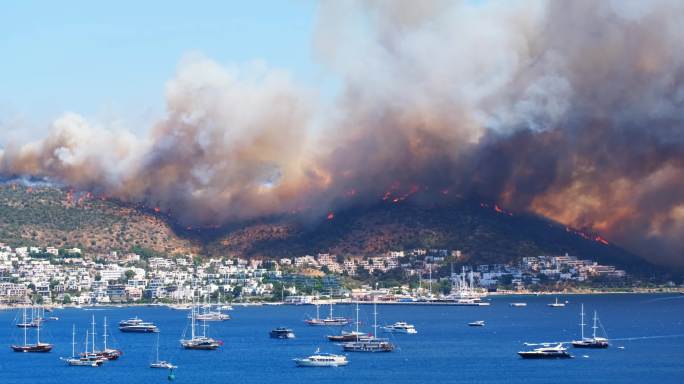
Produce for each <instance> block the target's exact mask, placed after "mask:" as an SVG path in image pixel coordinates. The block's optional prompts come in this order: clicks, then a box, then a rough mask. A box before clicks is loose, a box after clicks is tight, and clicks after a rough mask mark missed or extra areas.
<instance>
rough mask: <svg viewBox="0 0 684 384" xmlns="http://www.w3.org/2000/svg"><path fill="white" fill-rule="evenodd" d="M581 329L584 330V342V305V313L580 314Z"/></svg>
mask: <svg viewBox="0 0 684 384" xmlns="http://www.w3.org/2000/svg"><path fill="white" fill-rule="evenodd" d="M580 319H581V321H580V327H581V328H582V340H584V326H585V325H586V324H584V304H582V312H580Z"/></svg>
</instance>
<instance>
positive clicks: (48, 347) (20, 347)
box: [11, 344, 52, 353]
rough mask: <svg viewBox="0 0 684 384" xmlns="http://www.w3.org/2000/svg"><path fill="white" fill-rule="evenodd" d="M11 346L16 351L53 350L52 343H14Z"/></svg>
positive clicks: (38, 351) (42, 351) (39, 351)
mask: <svg viewBox="0 0 684 384" xmlns="http://www.w3.org/2000/svg"><path fill="white" fill-rule="evenodd" d="M11 348H12V350H13V351H14V352H32V353H46V352H50V351H51V350H52V344H38V345H12V346H11Z"/></svg>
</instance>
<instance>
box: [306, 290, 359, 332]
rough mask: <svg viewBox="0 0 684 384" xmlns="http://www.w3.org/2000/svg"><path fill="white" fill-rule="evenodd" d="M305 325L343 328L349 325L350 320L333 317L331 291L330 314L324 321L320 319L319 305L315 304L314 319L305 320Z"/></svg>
mask: <svg viewBox="0 0 684 384" xmlns="http://www.w3.org/2000/svg"><path fill="white" fill-rule="evenodd" d="M304 322H305V323H307V324H309V325H312V326H343V325H347V324H349V323H350V320H349V319H347V318H346V317H335V316H333V302H332V290H331V291H330V313H329V314H328V317H326V318H325V319H321V313H320V308H319V304H318V303H316V318H315V319H306V320H304Z"/></svg>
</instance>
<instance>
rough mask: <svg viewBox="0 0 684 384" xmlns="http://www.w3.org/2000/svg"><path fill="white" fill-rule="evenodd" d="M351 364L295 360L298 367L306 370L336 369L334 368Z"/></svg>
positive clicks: (345, 362)
mask: <svg viewBox="0 0 684 384" xmlns="http://www.w3.org/2000/svg"><path fill="white" fill-rule="evenodd" d="M348 363H349V362H347V361H340V362H337V363H329V362H326V363H320V362H316V361H308V360H303V359H297V360H295V364H297V366H298V367H305V368H334V367H343V366H345V365H347V364H348Z"/></svg>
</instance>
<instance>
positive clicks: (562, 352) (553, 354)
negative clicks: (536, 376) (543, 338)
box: [518, 343, 572, 359]
mask: <svg viewBox="0 0 684 384" xmlns="http://www.w3.org/2000/svg"><path fill="white" fill-rule="evenodd" d="M518 355H520V357H522V358H523V359H569V358H571V357H572V355H570V354H569V353H568V349H567V348H565V347H563V344H562V343H561V344H558V345H556V346H548V345H547V346H543V347H540V348H535V349H533V350H531V351H521V352H518Z"/></svg>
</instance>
